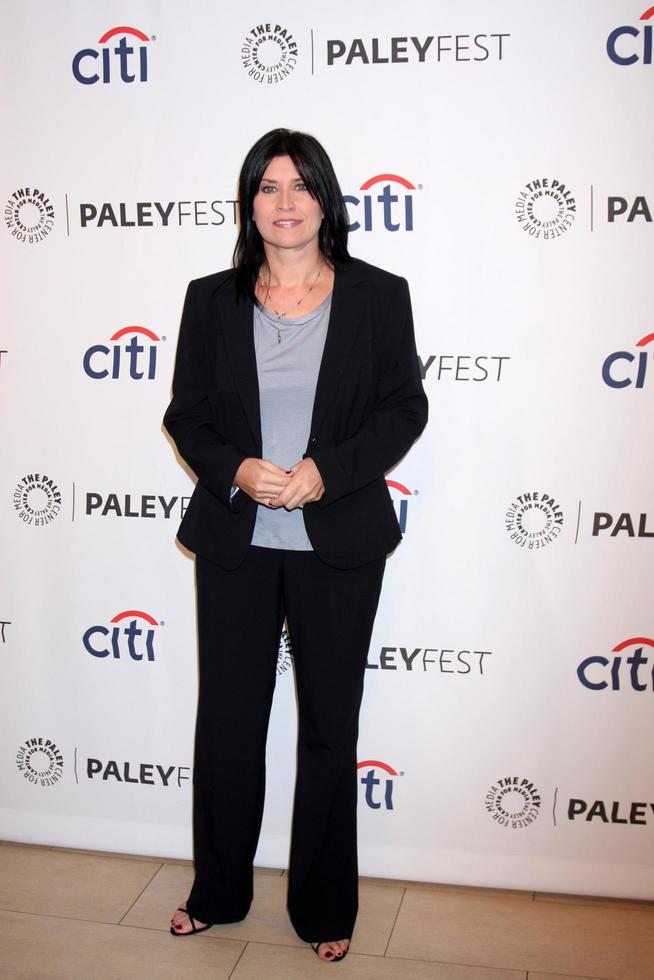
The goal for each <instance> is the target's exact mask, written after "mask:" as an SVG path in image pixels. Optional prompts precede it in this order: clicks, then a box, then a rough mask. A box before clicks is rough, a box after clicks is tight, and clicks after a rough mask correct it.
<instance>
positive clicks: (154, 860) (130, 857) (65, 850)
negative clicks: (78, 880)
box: [48, 845, 191, 864]
mask: <svg viewBox="0 0 654 980" xmlns="http://www.w3.org/2000/svg"><path fill="white" fill-rule="evenodd" d="M48 850H49V851H56V852H57V853H59V854H86V855H87V856H88V857H114V858H121V859H122V860H123V861H149V862H150V863H151V864H163V863H164V861H165V860H166V858H158V857H151V856H150V855H149V854H146V855H145V856H143V855H140V854H124V853H123V852H122V851H90V850H88V849H87V848H84V847H56V846H54V845H53V846H52V847H49V848H48ZM183 863H184V864H190V863H191V862H190V861H184V862H183Z"/></svg>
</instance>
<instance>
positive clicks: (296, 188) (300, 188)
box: [295, 181, 307, 191]
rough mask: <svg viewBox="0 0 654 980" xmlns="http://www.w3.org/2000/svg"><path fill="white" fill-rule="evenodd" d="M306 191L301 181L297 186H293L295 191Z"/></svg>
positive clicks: (305, 186)
mask: <svg viewBox="0 0 654 980" xmlns="http://www.w3.org/2000/svg"><path fill="white" fill-rule="evenodd" d="M306 189H307V185H306V184H305V183H303V181H300V182H299V183H298V184H296V185H295V190H296V191H305V190H306Z"/></svg>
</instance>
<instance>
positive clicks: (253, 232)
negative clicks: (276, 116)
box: [233, 129, 350, 299]
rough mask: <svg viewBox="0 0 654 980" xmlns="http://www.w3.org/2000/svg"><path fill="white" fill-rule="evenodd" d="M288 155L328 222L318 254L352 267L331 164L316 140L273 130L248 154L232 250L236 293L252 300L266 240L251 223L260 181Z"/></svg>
mask: <svg viewBox="0 0 654 980" xmlns="http://www.w3.org/2000/svg"><path fill="white" fill-rule="evenodd" d="M281 156H288V157H290V158H291V160H292V161H293V163H294V164H295V166H296V168H297V172H298V173H299V175H300V177H301V178H302V180H303V181H304V183H305V184H306V186H307V188H308V190H309V193H310V194H311V196H312V197H313V198H315V200H316V201H317V202H318V204H319V205H320V207H321V210H322V212H323V215H324V218H323V221H322V224H321V225H320V231H319V234H318V245H319V248H320V251H321V252H322V254H323V255H324V257H325V258H326V259H327V261H328V262H329V263H330V264H333V262H334V261H338V262H349V261H350V255H349V252H348V250H347V228H348V223H349V219H348V214H347V209H346V207H345V202H344V201H343V195H342V193H341V189H340V187H339V186H338V180H337V179H336V174H335V173H334V168H333V166H332V162H331V160H330V159H329V157H328V156H327V153H326V152H325V150H324V149H323V147H322V146H321V145H320V143H319V142H318V140H317V139H316V138H315V137H314V136H309V134H308V133H300V132H294V131H293V130H290V129H271V131H270V132H269V133H266V134H265V135H264V136H262V137H261V139H258V140H257V142H256V143H255V144H254V146H253V147H252V148H251V149H250V151H249V152H248V154H247V156H246V157H245V160H244V161H243V166H242V167H241V173H240V175H239V179H238V212H239V232H238V238H237V240H236V247H235V249H234V256H233V264H234V268H235V270H236V288H237V292H238V294H239V295H240V296H249V297H250V299H254V296H255V294H254V287H255V284H256V281H257V276H258V274H259V269H260V267H261V264H262V262H263V260H264V258H265V252H264V248H263V239H262V238H261V235H260V234H259V231H258V229H257V226H256V225H255V223H254V220H253V218H252V205H253V202H254V198H255V195H256V194H257V193H258V191H259V186H260V184H261V179H262V177H263V175H264V172H265V170H266V167H267V166H268V164H269V163H270V161H271V160H272V159H273V157H281Z"/></svg>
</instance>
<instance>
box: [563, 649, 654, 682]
mask: <svg viewBox="0 0 654 980" xmlns="http://www.w3.org/2000/svg"><path fill="white" fill-rule="evenodd" d="M648 647H654V640H652V639H649V638H648V637H646V636H632V637H631V638H630V639H628V640H623V641H622V643H618V645H617V646H615V647H613V650H612V651H611V653H612V654H613V657H612V658H611V657H586V659H585V660H582V661H581V663H580V664H579V666H578V667H577V677H578V678H579V680H580V681H581V683H582V684H583V685H584V687H587V688H588V689H589V690H591V691H606V690H611V691H620V690H621V689H622V688H625V687H626V688H629V687H630V688H631V689H632V690H633V691H654V669H653V667H654V655H653V654H652V653H651V651H650V650H646V648H648ZM643 651H646V653H644V652H643ZM627 653H629V654H630V655H629V656H627V655H626V654H627ZM646 654H649V656H647V655H646Z"/></svg>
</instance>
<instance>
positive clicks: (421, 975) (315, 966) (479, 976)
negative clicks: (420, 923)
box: [232, 943, 525, 980]
mask: <svg viewBox="0 0 654 980" xmlns="http://www.w3.org/2000/svg"><path fill="white" fill-rule="evenodd" d="M327 965H330V966H331V964H325V963H321V961H320V960H319V959H318V957H317V956H316V955H315V953H313V952H312V951H311V950H310V949H291V948H289V947H285V946H269V945H264V944H261V943H249V944H248V946H247V948H246V950H245V952H244V953H243V956H242V957H241V959H240V960H239V962H238V966H237V967H236V969H235V970H234V973H233V974H232V980H261V978H262V977H265V978H266V980H314V978H315V980H325V967H326V966H327ZM347 978H352V980H525V973H524V971H517V972H516V971H513V970H487V969H485V968H484V967H474V966H473V967H466V966H452V965H451V964H447V963H424V962H422V963H421V962H418V961H417V960H392V959H388V958H382V957H381V956H363V955H361V954H357V953H354V952H351V953H349V954H348V956H347V958H346V959H345V960H344V961H343V962H342V963H339V964H338V980H347ZM334 980H336V978H334Z"/></svg>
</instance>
